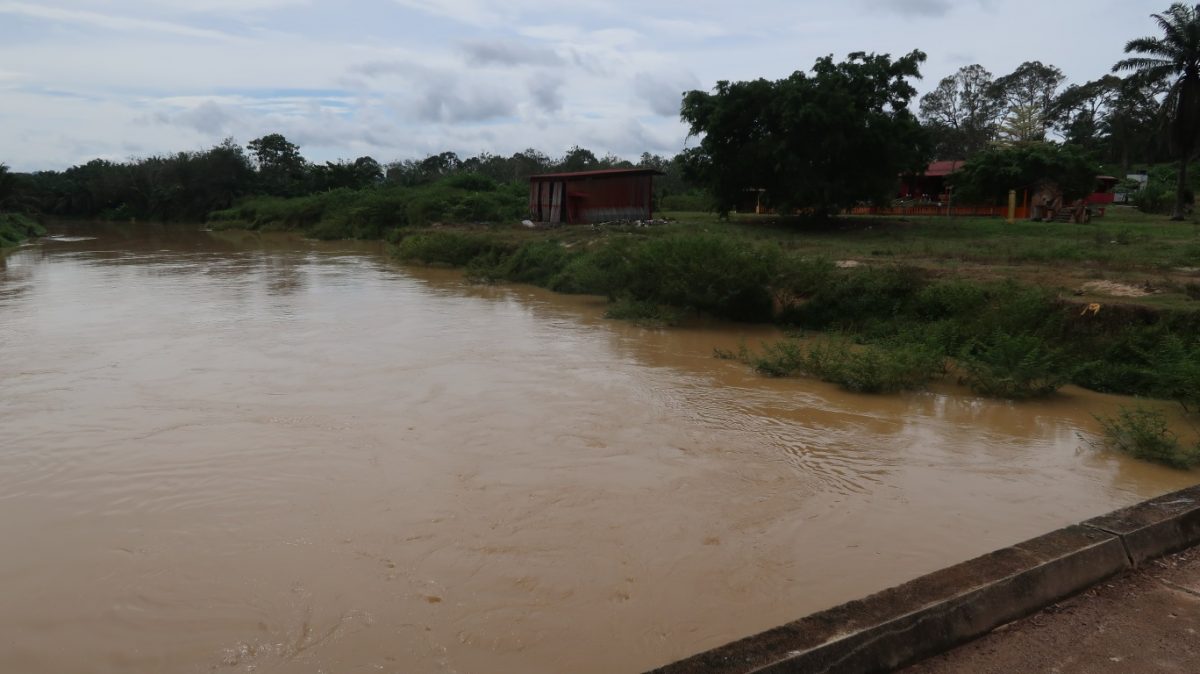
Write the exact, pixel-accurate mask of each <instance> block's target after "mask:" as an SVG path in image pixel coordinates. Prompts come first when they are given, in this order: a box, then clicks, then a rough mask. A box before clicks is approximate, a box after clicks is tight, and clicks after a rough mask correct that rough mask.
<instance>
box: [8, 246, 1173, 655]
mask: <svg viewBox="0 0 1200 674" xmlns="http://www.w3.org/2000/svg"><path fill="white" fill-rule="evenodd" d="M52 232H53V233H54V234H55V235H56V236H55V237H54V238H50V239H45V240H42V241H41V242H38V243H35V244H32V245H26V246H24V247H21V248H19V249H17V250H15V251H7V252H4V253H0V541H3V543H2V545H0V550H2V552H0V596H2V601H0V671H2V672H23V673H26V674H51V673H53V674H57V673H59V672H82V671H87V672H114V673H116V672H121V673H141V672H146V673H150V672H155V673H157V672H251V671H253V672H313V673H315V672H339V673H340V672H533V673H536V672H612V671H629V672H634V671H638V670H640V669H644V668H648V667H652V666H656V665H661V664H664V663H666V662H669V661H671V660H673V659H676V658H678V657H682V656H685V655H689V654H691V653H693V652H695V651H698V650H701V649H704V648H708V647H712V646H716V645H719V644H721V643H724V642H726V641H729V640H731V639H734V638H737V637H741V636H745V635H748V634H750V633H753V632H756V631H759V630H762V629H764V628H768V627H771V626H774V625H776V624H779V623H781V622H785V621H788V620H791V619H794V618H797V617H799V616H801V615H804V614H806V613H809V612H811V611H814V610H818V609H822V608H826V607H829V606H831V605H834V604H837V603H839V602H842V601H845V600H849V599H852V598H856V597H859V596H862V595H864V594H867V593H870V592H873V591H876V590H879V589H882V588H884V587H887V586H889V585H892V584H894V583H897V582H901V581H904V580H907V579H910V578H912V577H914V576H917V575H919V574H922V573H925V572H928V571H932V570H934V569H937V568H940V567H942V566H945V565H947V564H951V563H954V562H958V561H962V560H964V559H967V558H969V557H972V556H975V555H977V554H980V553H983V552H986V551H989V550H991V549H994V548H996V547H999V546H1002V545H1006V544H1010V543H1013V542H1016V541H1019V540H1022V539H1024V538H1027V537H1030V536H1034V535H1037V534H1040V533H1043V532H1045V531H1047V530H1049V529H1051V528H1054V527H1058V526H1061V525H1064V524H1068V523H1071V522H1075V521H1077V520H1080V519H1083V518H1086V517H1089V516H1092V515H1097V514H1100V513H1102V512H1106V511H1108V510H1110V509H1112V508H1115V507H1118V506H1121V505H1124V504H1128V503H1132V502H1134V501H1137V500H1140V499H1143V498H1148V497H1151V496H1155V495H1158V494H1161V493H1164V492H1167V491H1169V490H1171V489H1175V488H1178V487H1182V486H1185V485H1188V484H1192V483H1194V482H1195V481H1196V474H1195V473H1180V472H1174V471H1169V470H1165V469H1159V468H1155V467H1153V466H1148V465H1145V464H1141V463H1137V462H1133V461H1129V460H1126V459H1123V458H1121V457H1118V456H1115V455H1112V454H1109V453H1105V452H1099V451H1096V450H1093V449H1091V448H1090V446H1089V444H1088V442H1087V440H1088V439H1089V438H1090V437H1091V434H1092V433H1094V432H1095V430H1096V427H1097V424H1096V422H1095V421H1094V419H1093V418H1092V416H1091V414H1092V413H1109V412H1112V411H1113V410H1115V409H1116V407H1117V405H1118V404H1120V403H1121V402H1123V401H1122V400H1121V399H1119V398H1114V397H1107V396H1099V395H1096V394H1091V393H1087V392H1084V391H1080V390H1074V389H1068V390H1066V391H1065V392H1064V393H1063V394H1062V395H1060V396H1059V397H1057V398H1055V399H1053V400H1051V401H1049V402H1044V403H1038V404H1012V403H1005V402H997V401H990V400H983V399H979V398H975V397H971V396H969V395H967V394H965V392H963V391H961V390H958V389H954V388H950V387H946V388H944V389H936V390H934V391H931V392H925V393H916V394H909V395H904V396H891V397H872V396H856V395H850V394H846V393H843V392H840V391H838V390H837V389H835V388H833V387H829V386H826V385H824V384H820V383H816V382H812V381H807V380H767V379H762V378H759V377H757V376H755V375H753V374H752V373H750V372H748V371H747V370H746V368H745V367H744V366H742V365H739V364H737V363H731V362H726V361H719V360H715V359H713V358H712V352H713V347H721V348H726V349H728V348H735V347H736V345H737V344H738V342H739V340H743V339H744V340H746V341H747V342H748V343H750V344H751V345H754V344H756V343H757V342H758V340H762V339H771V338H773V337H776V336H777V335H776V334H775V333H774V332H773V331H772V330H770V329H767V328H755V327H747V326H731V325H724V324H706V325H697V326H692V327H689V328H678V329H671V330H662V331H659V330H646V329H642V328H638V327H636V326H633V325H630V324H627V323H621V322H614V321H607V320H604V319H603V318H602V313H603V305H602V302H601V301H600V300H598V299H595V298H580V297H566V296H560V295H554V294H550V293H547V292H544V291H540V290H537V289H532V288H527V287H503V286H501V287H481V286H473V285H469V284H467V283H465V282H464V281H462V280H461V277H460V275H459V274H457V273H455V272H451V271H444V270H428V269H414V268H406V267H402V266H398V265H396V264H394V263H393V262H392V261H390V260H389V259H388V257H387V256H386V253H385V251H384V250H383V249H382V248H381V247H379V246H377V245H368V244H348V243H340V244H317V243H314V242H309V241H304V240H301V239H298V238H294V237H289V236H286V235H254V234H244V233H232V234H229V233H226V234H217V233H208V232H204V231H200V230H198V229H197V228H196V227H182V226H176V227H167V226H155V225H125V226H113V225H96V224H72V225H60V226H57V227H54V228H52Z"/></svg>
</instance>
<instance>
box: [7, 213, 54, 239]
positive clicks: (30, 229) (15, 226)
mask: <svg viewBox="0 0 1200 674" xmlns="http://www.w3.org/2000/svg"><path fill="white" fill-rule="evenodd" d="M39 236H46V228H45V227H42V225H41V224H40V223H38V221H36V220H34V219H33V218H30V217H29V216H26V215H21V214H20V213H0V248H7V247H9V246H15V245H17V244H19V243H21V242H23V241H25V240H26V239H32V238H34V237H39Z"/></svg>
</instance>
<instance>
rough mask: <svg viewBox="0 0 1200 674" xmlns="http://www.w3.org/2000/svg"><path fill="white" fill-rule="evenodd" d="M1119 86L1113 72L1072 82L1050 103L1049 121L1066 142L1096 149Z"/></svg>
mask: <svg viewBox="0 0 1200 674" xmlns="http://www.w3.org/2000/svg"><path fill="white" fill-rule="evenodd" d="M1121 86H1122V80H1121V78H1119V77H1116V76H1114V75H1105V76H1104V77H1101V78H1100V79H1098V80H1093V81H1091V82H1085V83H1084V84H1072V85H1071V86H1069V87H1067V89H1066V91H1064V92H1062V93H1061V94H1060V95H1059V96H1058V98H1057V99H1055V101H1054V104H1053V105H1052V106H1051V108H1050V111H1049V118H1050V122H1051V124H1052V125H1053V126H1054V129H1055V130H1056V131H1057V132H1058V133H1059V134H1061V135H1062V137H1063V138H1064V139H1065V140H1066V142H1068V143H1070V144H1072V145H1082V146H1084V147H1086V148H1088V149H1098V148H1099V146H1100V144H1101V143H1102V141H1103V136H1104V127H1105V125H1106V122H1107V120H1108V116H1109V115H1110V114H1111V113H1112V110H1113V103H1114V102H1115V101H1116V99H1117V97H1118V96H1119V94H1120V91H1121Z"/></svg>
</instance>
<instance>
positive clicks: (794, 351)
mask: <svg viewBox="0 0 1200 674" xmlns="http://www.w3.org/2000/svg"><path fill="white" fill-rule="evenodd" d="M743 355H744V356H745V357H746V360H747V362H748V363H749V364H750V365H751V366H753V367H754V370H755V371H756V372H758V373H759V374H763V375H766V376H768V377H793V376H796V375H799V374H804V373H805V372H807V370H808V358H807V355H806V354H805V352H804V348H803V347H801V346H800V344H799V343H798V342H794V341H790V340H784V341H780V342H775V343H773V344H763V350H762V353H759V354H750V353H749V352H747V351H744V352H743Z"/></svg>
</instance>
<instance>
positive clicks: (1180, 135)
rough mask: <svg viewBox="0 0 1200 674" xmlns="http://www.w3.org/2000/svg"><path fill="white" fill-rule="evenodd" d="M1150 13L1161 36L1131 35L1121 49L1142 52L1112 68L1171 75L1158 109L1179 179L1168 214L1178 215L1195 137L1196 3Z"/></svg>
mask: <svg viewBox="0 0 1200 674" xmlns="http://www.w3.org/2000/svg"><path fill="white" fill-rule="evenodd" d="M1150 16H1151V18H1153V19H1154V20H1155V21H1156V22H1157V23H1158V26H1159V28H1161V29H1162V32H1163V34H1162V37H1143V38H1139V39H1137V40H1130V41H1129V43H1128V44H1126V45H1125V53H1126V54H1130V53H1134V52H1136V53H1139V54H1142V55H1143V56H1138V57H1134V58H1127V59H1125V60H1123V61H1121V62H1120V63H1117V64H1116V65H1115V66H1113V72H1117V71H1120V70H1133V71H1136V72H1137V74H1138V75H1139V76H1142V77H1144V78H1146V80H1148V81H1151V82H1166V81H1169V80H1171V79H1172V78H1174V79H1175V81H1174V83H1173V84H1172V85H1171V88H1170V89H1169V90H1168V92H1167V97H1166V99H1164V100H1163V111H1164V112H1165V113H1166V114H1167V115H1168V118H1169V120H1170V124H1171V140H1172V142H1173V145H1174V150H1175V151H1176V152H1177V153H1179V182H1178V184H1177V187H1176V190H1175V212H1174V213H1172V214H1171V219H1172V220H1183V207H1184V194H1185V192H1186V191H1187V167H1188V162H1189V161H1190V160H1191V158H1192V155H1193V154H1194V153H1195V150H1196V144H1197V140H1198V136H1200V4H1198V5H1185V4H1183V3H1182V2H1177V3H1175V4H1173V5H1171V7H1170V9H1168V10H1167V11H1166V12H1163V13H1162V14H1151V15H1150Z"/></svg>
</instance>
